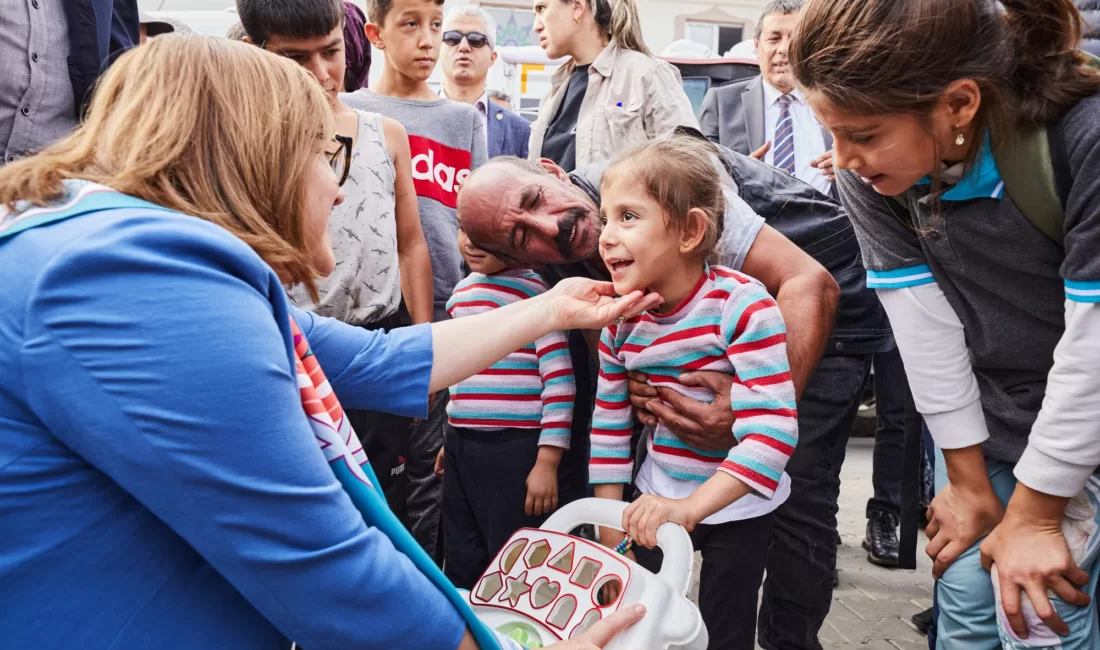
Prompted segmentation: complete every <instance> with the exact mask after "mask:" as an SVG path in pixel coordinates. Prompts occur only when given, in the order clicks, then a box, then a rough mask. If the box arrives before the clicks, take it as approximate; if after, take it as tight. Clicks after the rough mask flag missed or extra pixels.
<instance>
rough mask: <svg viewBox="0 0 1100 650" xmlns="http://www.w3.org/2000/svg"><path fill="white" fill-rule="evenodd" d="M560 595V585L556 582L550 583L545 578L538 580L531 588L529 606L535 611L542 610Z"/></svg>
mask: <svg viewBox="0 0 1100 650" xmlns="http://www.w3.org/2000/svg"><path fill="white" fill-rule="evenodd" d="M559 593H561V585H559V584H558V583H556V582H550V581H549V580H547V579H546V578H539V579H538V580H536V581H535V584H534V585H532V586H531V605H533V606H534V607H535V609H542V608H543V607H546V606H547V605H549V604H550V603H552V602H554V599H555V598H557V597H558V594H559Z"/></svg>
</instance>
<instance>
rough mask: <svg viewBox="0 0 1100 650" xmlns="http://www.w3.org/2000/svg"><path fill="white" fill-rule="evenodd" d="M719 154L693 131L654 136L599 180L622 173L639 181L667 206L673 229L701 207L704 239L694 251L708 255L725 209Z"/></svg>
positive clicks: (625, 154)
mask: <svg viewBox="0 0 1100 650" xmlns="http://www.w3.org/2000/svg"><path fill="white" fill-rule="evenodd" d="M717 155H718V152H717V151H716V150H715V148H714V147H713V146H712V145H711V144H710V143H709V142H706V141H703V140H700V139H698V138H694V137H690V136H684V135H674V136H672V137H669V138H663V139H660V140H651V141H649V142H647V143H645V144H643V145H641V146H639V147H636V148H634V149H631V150H629V151H624V152H623V153H621V154H619V156H618V157H617V158H616V159H615V160H614V162H612V163H611V166H610V167H608V168H607V171H605V172H604V174H603V179H602V180H601V185H602V184H605V183H613V182H615V181H616V180H619V179H620V178H629V179H630V180H631V181H633V182H635V183H638V184H640V185H641V186H642V187H643V188H644V189H645V192H646V194H648V195H649V197H650V198H652V199H653V200H654V201H656V202H657V204H658V205H660V206H661V208H662V209H663V210H664V211H665V215H666V216H667V217H668V224H667V226H668V228H669V230H671V231H674V232H684V230H686V229H687V228H689V227H690V226H691V225H692V224H691V223H690V222H689V216H688V212H690V211H691V210H692V209H693V208H698V209H699V210H702V211H703V213H704V214H705V215H706V223H705V224H704V231H703V239H702V241H700V242H699V245H698V246H697V247H696V248H695V250H694V251H692V253H693V254H694V255H697V256H699V257H702V258H704V259H706V258H709V257H711V255H712V254H713V253H714V251H715V249H716V248H717V246H718V240H719V238H721V236H722V220H723V219H724V217H725V214H726V197H725V194H724V190H725V184H724V182H723V180H722V172H721V171H720V170H719V166H720V165H721V163H720V161H719V160H718V159H717V157H716V156H717Z"/></svg>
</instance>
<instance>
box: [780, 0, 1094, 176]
mask: <svg viewBox="0 0 1100 650" xmlns="http://www.w3.org/2000/svg"><path fill="white" fill-rule="evenodd" d="M1080 39H1081V16H1080V13H1079V12H1078V11H1077V7H1076V6H1075V5H1074V3H1073V0H1001V2H994V1H993V0H905V1H904V2H903V1H901V0H813V2H807V3H806V8H805V10H804V11H803V14H802V19H801V20H800V22H799V24H798V27H797V29H796V30H795V34H794V36H793V37H792V39H791V49H790V58H791V64H792V66H793V69H794V74H795V78H796V79H797V80H798V83H799V84H801V85H802V86H803V87H804V88H806V89H807V90H808V91H812V92H816V93H820V94H821V95H822V96H823V97H825V98H826V99H828V100H829V101H830V102H831V103H833V104H834V105H836V106H838V107H840V108H841V109H843V110H846V111H850V112H852V113H856V114H861V115H878V114H889V113H903V114H910V115H917V116H919V117H921V118H923V119H927V118H928V117H929V116H930V114H931V112H932V110H933V108H934V107H935V106H936V104H937V102H938V101H939V100H940V97H941V95H942V93H943V91H944V90H945V89H946V88H947V86H948V85H950V84H951V83H953V82H954V81H957V80H959V79H972V80H974V81H975V82H976V83H977V84H978V87H979V89H980V90H981V97H982V99H981V108H980V109H979V112H978V115H977V117H976V120H975V125H976V127H977V133H979V134H981V133H984V132H986V130H987V129H989V130H992V131H993V136H994V138H995V140H996V141H998V142H1004V141H1006V140H1007V139H1009V138H1011V137H1012V136H1013V134H1014V133H1016V132H1018V131H1020V130H1027V129H1032V128H1036V127H1041V126H1045V125H1047V124H1049V123H1051V122H1053V121H1056V120H1058V119H1059V118H1061V117H1062V116H1063V115H1064V114H1065V113H1066V111H1068V110H1069V109H1070V108H1072V107H1073V106H1074V105H1075V104H1077V102H1079V101H1080V100H1081V99H1083V98H1085V97H1087V96H1089V95H1092V94H1094V93H1096V92H1097V90H1100V75H1098V74H1096V73H1095V72H1093V71H1091V70H1090V69H1088V68H1087V67H1086V66H1085V62H1084V59H1083V56H1082V55H1081V54H1080V53H1078V52H1077V51H1076V50H1077V47H1078V43H1079V41H1080ZM982 139H983V138H981V137H977V138H974V140H973V141H972V144H971V150H970V156H968V158H967V161H968V163H972V162H973V159H974V157H975V155H976V153H977V151H978V148H979V147H980V143H981V142H982Z"/></svg>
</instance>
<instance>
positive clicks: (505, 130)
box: [486, 101, 531, 158]
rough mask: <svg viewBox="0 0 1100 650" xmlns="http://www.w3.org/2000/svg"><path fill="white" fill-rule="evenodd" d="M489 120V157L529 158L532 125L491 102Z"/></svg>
mask: <svg viewBox="0 0 1100 650" xmlns="http://www.w3.org/2000/svg"><path fill="white" fill-rule="evenodd" d="M488 109H489V119H488V120H486V122H487V123H488V126H487V127H486V128H487V129H488V131H489V134H488V144H489V157H490V158H496V157H497V156H519V157H520V158H526V157H527V141H528V140H530V139H531V123H530V122H528V121H527V120H525V119H523V118H522V117H520V116H519V115H516V114H515V113H513V112H512V111H507V110H504V109H503V108H501V107H500V106H497V105H496V103H495V102H492V101H490V102H489V106H488Z"/></svg>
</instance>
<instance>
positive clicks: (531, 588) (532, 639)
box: [468, 499, 707, 650]
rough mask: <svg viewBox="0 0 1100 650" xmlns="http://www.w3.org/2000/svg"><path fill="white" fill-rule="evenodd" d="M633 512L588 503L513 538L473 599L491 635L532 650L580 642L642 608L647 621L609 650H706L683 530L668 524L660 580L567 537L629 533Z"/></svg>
mask: <svg viewBox="0 0 1100 650" xmlns="http://www.w3.org/2000/svg"><path fill="white" fill-rule="evenodd" d="M626 506H627V504H626V503H623V502H621V501H611V500H607V499H582V500H580V501H576V502H574V503H571V504H569V505H567V506H565V507H563V508H562V509H561V510H559V511H558V512H557V513H555V514H554V515H553V516H551V517H550V518H549V519H548V520H547V521H546V523H545V524H544V525H543V527H542V528H538V529H535V528H523V529H520V530H518V531H516V533H515V534H513V535H512V537H511V539H509V540H508V543H507V544H505V545H504V548H502V549H501V551H500V553H498V554H497V556H496V558H494V559H493V562H492V563H491V564H490V565H489V567H488V569H486V571H485V573H484V575H482V577H481V579H480V580H478V582H477V584H475V585H474V589H473V591H471V592H470V593H469V596H468V598H469V601H470V605H471V606H472V607H473V608H474V612H475V613H476V614H477V615H478V617H479V618H481V619H482V620H483V621H484V622H485V623H486V624H488V625H489V626H490V627H492V628H495V629H497V630H498V631H500V632H503V633H505V634H508V635H509V636H511V637H512V638H513V639H515V640H516V641H518V642H519V643H521V644H523V645H525V646H527V647H528V648H541V647H543V646H547V645H550V644H552V643H555V642H557V641H559V640H564V639H571V638H576V637H577V636H579V635H580V634H582V633H583V632H584V631H585V630H587V629H588V628H589V627H590V626H591V625H593V624H594V623H596V622H597V621H599V620H600V619H602V618H603V617H605V616H607V615H608V614H611V613H612V612H614V611H616V610H618V609H619V608H620V607H623V606H624V605H633V604H635V603H641V604H643V605H645V606H646V615H645V617H644V618H643V619H642V620H641V621H639V622H638V623H637V624H635V625H634V626H632V627H631V628H629V629H627V630H626V631H624V632H623V633H622V634H620V635H619V636H618V637H616V638H615V639H613V640H612V641H611V643H610V644H609V645H607V646H606V649H605V650H627V649H629V650H639V649H642V650H664V649H665V648H678V649H682V650H705V648H706V647H707V631H706V627H705V626H704V625H703V621H702V617H701V615H700V614H699V610H698V608H696V607H695V605H694V604H693V603H692V602H691V601H689V600H688V599H687V591H688V588H689V587H690V585H691V570H692V557H693V551H694V549H693V548H692V545H691V538H690V537H689V536H688V534H687V531H685V530H684V529H683V528H681V527H679V526H677V525H675V524H670V523H666V524H664V525H663V526H661V528H660V529H658V531H657V545H658V546H659V547H660V548H661V550H662V552H663V553H664V560H663V564H662V567H661V571H660V572H659V573H658V574H656V575H654V574H653V573H651V572H649V571H647V570H646V569H644V568H642V567H641V566H640V565H638V564H636V563H635V562H633V561H631V560H629V559H627V558H626V557H624V556H622V555H620V554H618V553H616V552H614V551H613V550H611V549H609V548H607V547H605V546H602V545H600V544H597V543H594V542H590V541H588V540H585V539H581V538H579V537H573V536H572V535H569V534H567V533H566V531H569V530H573V529H574V528H576V527H577V526H579V525H581V524H595V525H598V526H604V527H608V528H621V521H622V513H623V510H625V509H626Z"/></svg>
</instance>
